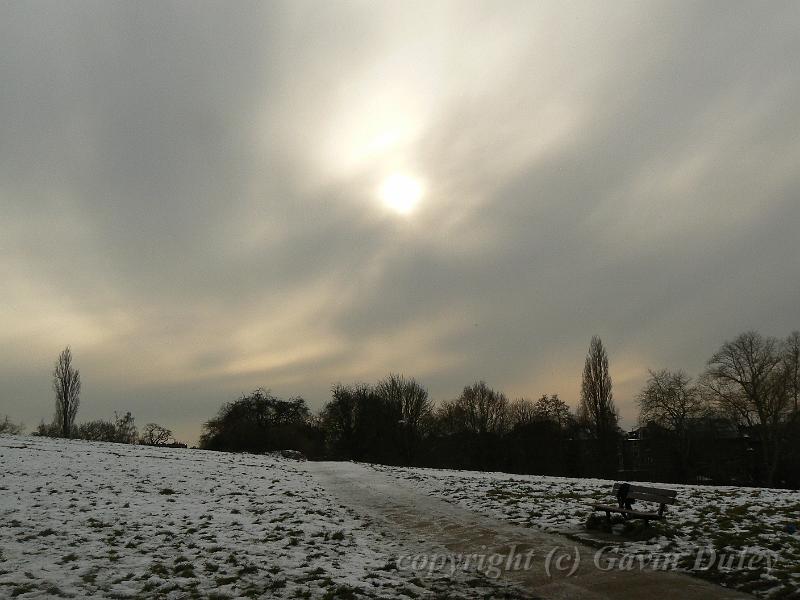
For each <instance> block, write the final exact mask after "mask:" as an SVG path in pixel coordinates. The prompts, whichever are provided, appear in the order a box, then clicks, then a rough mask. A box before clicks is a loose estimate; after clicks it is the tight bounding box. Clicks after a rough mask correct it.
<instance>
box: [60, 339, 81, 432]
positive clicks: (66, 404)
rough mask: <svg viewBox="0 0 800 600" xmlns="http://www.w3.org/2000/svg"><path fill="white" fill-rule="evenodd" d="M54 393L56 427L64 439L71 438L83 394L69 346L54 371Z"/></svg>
mask: <svg viewBox="0 0 800 600" xmlns="http://www.w3.org/2000/svg"><path fill="white" fill-rule="evenodd" d="M53 391H54V392H55V393H56V415H55V419H54V425H56V426H57V427H58V429H59V430H60V432H61V436H62V437H66V438H68V437H70V435H71V433H72V428H73V427H74V426H75V415H77V414H78V405H79V404H80V394H81V376H80V372H79V371H78V369H75V368H73V366H72V350H71V349H70V347H69V346H67V347H66V348H64V350H63V351H62V352H61V354H59V356H58V360H57V361H56V366H55V369H54V370H53Z"/></svg>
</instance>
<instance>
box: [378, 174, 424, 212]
mask: <svg viewBox="0 0 800 600" xmlns="http://www.w3.org/2000/svg"><path fill="white" fill-rule="evenodd" d="M424 191H425V190H424V189H423V185H422V182H421V181H420V180H419V179H417V178H416V177H412V176H410V175H404V174H400V173H395V174H394V175H390V176H388V177H387V178H386V179H384V180H383V183H381V188H380V197H381V200H383V203H384V205H386V206H387V207H388V208H390V209H391V210H393V211H394V212H396V213H397V214H399V215H409V214H411V213H412V212H414V209H415V208H416V207H417V204H419V201H420V200H421V199H422V194H423V192H424Z"/></svg>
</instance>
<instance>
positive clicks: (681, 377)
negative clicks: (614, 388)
mask: <svg viewBox="0 0 800 600" xmlns="http://www.w3.org/2000/svg"><path fill="white" fill-rule="evenodd" d="M649 373H650V378H649V379H648V380H647V383H646V384H645V387H644V389H643V390H642V391H641V392H640V393H639V397H638V402H639V422H640V424H642V425H646V424H647V423H649V422H654V423H657V424H658V425H660V426H661V427H664V428H665V429H668V430H670V431H672V432H673V433H674V435H675V438H676V439H677V444H678V458H679V461H680V469H681V475H682V476H683V477H686V476H687V473H688V463H689V456H690V454H691V438H690V436H689V427H690V422H691V420H692V419H696V418H698V417H701V416H703V415H704V414H706V413H707V412H708V405H707V403H706V402H705V401H704V399H703V397H702V394H700V393H699V390H698V389H697V388H696V387H695V386H694V385H692V378H691V377H689V376H688V375H687V374H686V373H684V372H683V371H668V370H666V369H662V370H660V371H649Z"/></svg>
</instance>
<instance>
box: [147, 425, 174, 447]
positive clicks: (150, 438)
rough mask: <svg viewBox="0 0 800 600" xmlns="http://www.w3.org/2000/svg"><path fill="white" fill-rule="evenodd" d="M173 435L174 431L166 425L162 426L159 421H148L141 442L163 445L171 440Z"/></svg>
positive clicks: (150, 444) (149, 444)
mask: <svg viewBox="0 0 800 600" xmlns="http://www.w3.org/2000/svg"><path fill="white" fill-rule="evenodd" d="M171 437H172V431H170V430H169V429H167V428H166V427H162V426H161V425H159V424H158V423H148V424H147V425H145V426H144V430H143V431H142V436H141V437H140V438H139V443H141V444H145V445H148V446H163V445H164V444H166V443H167V442H169V440H170V438H171Z"/></svg>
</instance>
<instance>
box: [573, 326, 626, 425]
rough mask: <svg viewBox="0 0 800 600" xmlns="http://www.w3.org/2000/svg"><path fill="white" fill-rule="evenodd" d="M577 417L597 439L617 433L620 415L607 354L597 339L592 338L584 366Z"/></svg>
mask: <svg viewBox="0 0 800 600" xmlns="http://www.w3.org/2000/svg"><path fill="white" fill-rule="evenodd" d="M578 417H579V419H580V420H581V421H582V423H583V424H584V425H586V426H587V427H588V428H589V430H590V431H591V432H592V434H593V435H594V437H595V438H596V439H603V438H607V437H608V436H609V435H613V434H616V431H617V422H618V420H619V415H618V413H617V408H616V406H615V405H614V396H613V394H612V391H611V375H610V374H609V371H608V354H606V349H605V348H604V347H603V342H602V341H601V340H600V338H599V337H597V336H593V337H592V341H591V342H590V344H589V353H588V354H587V355H586V361H585V363H584V367H583V379H582V381H581V403H580V406H579V408H578Z"/></svg>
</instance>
